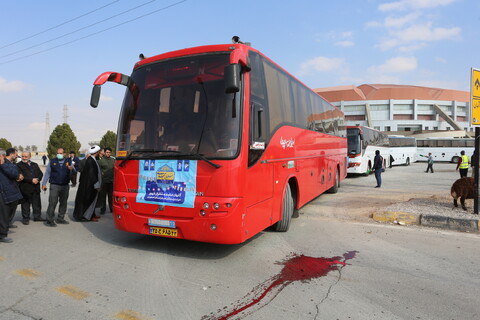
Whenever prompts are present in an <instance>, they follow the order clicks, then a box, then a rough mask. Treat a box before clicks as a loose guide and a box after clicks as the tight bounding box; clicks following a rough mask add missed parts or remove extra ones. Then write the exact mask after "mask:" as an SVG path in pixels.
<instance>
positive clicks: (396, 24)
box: [384, 12, 420, 28]
mask: <svg viewBox="0 0 480 320" xmlns="http://www.w3.org/2000/svg"><path fill="white" fill-rule="evenodd" d="M419 17H420V13H419V12H412V13H410V14H407V15H406V16H403V17H392V16H388V17H386V18H385V21H384V26H385V27H387V28H401V27H403V26H404V25H406V24H408V23H410V22H412V21H415V20H417V19H418V18H419Z"/></svg>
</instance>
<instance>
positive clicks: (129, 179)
mask: <svg viewBox="0 0 480 320" xmlns="http://www.w3.org/2000/svg"><path fill="white" fill-rule="evenodd" d="M107 81H112V82H115V83H118V84H122V85H125V86H126V87H127V89H126V93H125V98H124V101H123V105H122V110H121V113H120V119H119V127H118V137H117V139H118V141H117V154H116V156H117V160H116V163H115V177H114V196H113V197H114V210H113V216H114V221H115V225H116V227H117V228H119V229H121V230H125V231H129V232H134V233H140V234H147V235H156V236H163V237H172V238H182V239H189V240H195V241H203V242H212V243H225V244H234V243H240V242H243V241H245V240H247V239H248V238H251V237H252V236H254V235H255V234H257V233H259V232H261V231H262V230H264V229H265V228H267V227H270V226H273V229H274V230H276V231H287V230H288V228H289V225H290V220H291V218H292V216H293V215H294V213H295V212H296V211H297V210H298V209H299V208H301V207H302V206H303V205H305V204H306V203H307V202H309V201H311V200H312V199H314V198H315V197H317V196H318V195H320V194H321V193H323V192H325V191H331V192H333V193H335V192H336V191H337V189H338V188H339V186H340V181H341V180H342V179H344V178H345V177H346V158H347V139H346V128H345V126H344V116H343V113H342V112H341V111H340V110H339V109H337V108H336V107H334V106H333V105H331V104H330V103H328V102H327V101H326V100H324V99H323V98H321V97H320V96H319V95H317V94H316V93H315V92H313V91H312V90H311V89H309V88H307V87H306V86H305V85H303V84H302V83H301V82H299V81H298V80H297V79H295V78H294V77H293V76H291V75H290V74H289V73H287V72H286V71H285V70H283V69H282V68H280V67H279V66H278V65H277V64H275V63H274V62H273V61H271V60H270V59H268V58H267V57H265V56H264V55H263V54H262V53H260V52H259V51H257V50H255V49H253V48H251V47H250V46H247V45H245V44H241V43H235V44H225V45H211V46H201V47H195V48H189V49H183V50H179V51H173V52H169V53H165V54H160V55H157V56H153V57H149V58H145V59H143V60H140V61H138V62H137V63H136V64H135V66H134V68H133V72H132V75H131V76H127V75H124V74H121V73H116V72H106V73H103V74H102V75H100V76H99V77H98V78H97V79H96V80H95V82H94V87H93V91H92V98H91V105H92V107H96V106H97V104H98V100H99V96H100V86H101V85H103V84H104V83H105V82H107Z"/></svg>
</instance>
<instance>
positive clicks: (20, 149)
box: [16, 146, 24, 152]
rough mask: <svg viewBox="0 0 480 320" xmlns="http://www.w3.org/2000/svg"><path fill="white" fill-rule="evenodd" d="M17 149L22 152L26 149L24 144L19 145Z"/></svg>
mask: <svg viewBox="0 0 480 320" xmlns="http://www.w3.org/2000/svg"><path fill="white" fill-rule="evenodd" d="M16 149H17V150H18V151H20V152H23V150H24V149H23V146H18V148H16Z"/></svg>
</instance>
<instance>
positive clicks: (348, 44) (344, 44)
mask: <svg viewBox="0 0 480 320" xmlns="http://www.w3.org/2000/svg"><path fill="white" fill-rule="evenodd" d="M335 45H336V46H338V47H344V48H346V47H352V46H354V45H355V43H353V41H348V40H346V41H338V42H335Z"/></svg>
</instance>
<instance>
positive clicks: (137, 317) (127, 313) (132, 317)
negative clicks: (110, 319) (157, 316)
mask: <svg viewBox="0 0 480 320" xmlns="http://www.w3.org/2000/svg"><path fill="white" fill-rule="evenodd" d="M115 318H117V319H120V320H150V319H151V318H148V317H147V316H145V315H143V314H141V313H139V312H136V311H133V310H123V311H121V312H119V313H117V314H116V315H115Z"/></svg>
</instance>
